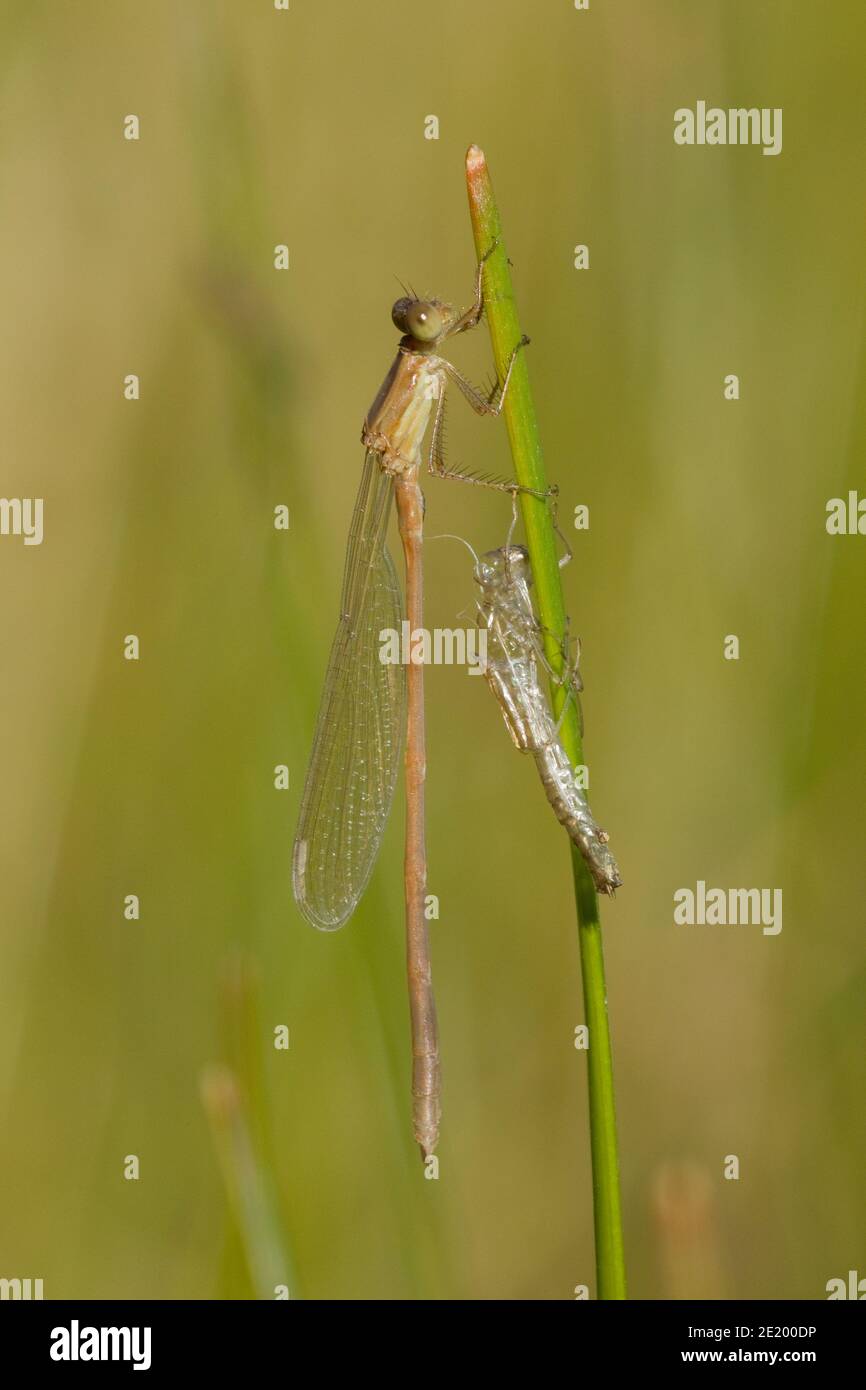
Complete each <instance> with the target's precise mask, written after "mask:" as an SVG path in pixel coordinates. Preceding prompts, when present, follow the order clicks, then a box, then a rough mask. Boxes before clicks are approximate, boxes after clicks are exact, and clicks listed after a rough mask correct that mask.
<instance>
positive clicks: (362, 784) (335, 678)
mask: <svg viewBox="0 0 866 1390" xmlns="http://www.w3.org/2000/svg"><path fill="white" fill-rule="evenodd" d="M492 249H493V248H491V250H492ZM489 254H490V253H489V252H488V255H489ZM485 259H486V257H485ZM482 275H483V261H482V262H480V263H479V266H478V270H477V273H476V279H475V297H474V301H473V303H472V304H471V306H470V307H469V308H468V309H463V310H458V309H455V308H453V307H452V306H451V305H449V304H445V303H443V302H442V301H440V300H438V299H419V298H417V297H415V296H406V297H404V298H403V299H398V300H397V302H396V304H395V305H394V307H393V310H392V313H391V317H392V320H393V322H394V324H395V326H396V327H397V328H398V329H400V331H401V332H402V334H403V337H402V338H401V339H400V343H399V346H398V349H397V355H396V357H395V359H394V362H393V364H392V366H391V369H390V371H389V372H388V375H387V376H386V378H385V380H384V382H383V383H382V386H381V388H380V390H379V392H378V394H377V396H376V398H375V400H374V402H373V404H372V406H371V407H370V410H369V411H368V413H367V417H366V419H365V421H364V427H363V430H362V433H361V442H362V443H363V445H364V447H365V449H366V456H365V460H364V471H363V475H362V478H361V486H360V489H359V492H358V500H357V502H356V504H355V512H354V515H353V518H352V525H351V530H350V532H349V542H348V549H347V552H346V564H345V572H344V576H343V595H342V600H341V605H340V621H339V625H338V627H337V633H336V636H335V637H334V642H333V646H332V648H331V656H330V660H329V663H328V670H327V675H326V677H325V686H324V690H323V694H322V703H321V706H320V710H319V717H318V722H317V725H316V733H315V737H314V741H313V750H312V753H311V755H310V763H309V767H308V770H307V779H306V783H305V786H304V794H303V799H302V802H301V813H300V820H299V823H298V830H297V834H296V837H295V846H294V856H293V872H292V876H293V885H294V893H295V899H296V901H297V904H298V906H299V908H300V909H301V912H302V913H303V914H304V916H305V917H306V918H307V919H308V921H310V922H312V924H313V925H314V926H316V927H319V928H320V929H321V930H323V931H331V930H334V929H335V928H337V927H340V926H342V925H343V923H344V922H345V921H346V920H347V919H348V917H349V916H350V915H351V913H352V912H353V910H354V908H355V906H356V904H357V902H358V900H359V899H360V897H361V895H362V893H363V892H364V889H365V888H366V886H367V882H368V880H369V878H370V874H371V872H372V869H373V864H374V862H375V859H376V855H377V853H378V850H379V845H380V842H381V839H382V834H383V832H384V829H385V823H386V821H387V818H388V812H389V810H390V807H391V801H392V797H393V793H394V786H395V782H396V778H397V769H398V764H399V760H400V749H401V746H402V741H403V730H404V725H406V724H407V720H406V711H407V707H408V734H407V742H406V757H405V764H406V792H407V797H406V802H407V826H406V858H405V883H406V936H407V943H406V949H407V968H408V975H409V999H410V1011H411V1018H412V1051H413V1084H412V1091H413V1097H414V1121H415V1134H416V1138H417V1139H418V1141H419V1143H420V1144H421V1146H422V1149H423V1151H424V1153H425V1154H426V1153H429V1152H430V1151H431V1150H432V1148H433V1147H434V1145H435V1142H436V1136H437V1133H438V1123H439V1051H438V1038H437V1026H436V1010H435V1004H434V1000H433V990H432V982H431V971H430V952H429V941H428V933H427V923H426V919H425V916H424V906H425V901H424V900H425V893H426V858H425V852H424V778H425V754H424V702H423V667H421V666H416V665H410V666H409V668H408V673H407V672H406V671H404V668H403V667H402V666H394V665H391V664H383V663H382V662H381V661H380V659H379V633H380V631H382V630H383V629H386V628H387V629H399V627H400V622H401V619H402V616H403V615H402V612H401V602H400V592H399V586H398V583H397V576H396V573H395V570H394V564H393V561H392V560H391V557H390V555H389V553H388V549H387V546H386V543H385V538H386V531H387V526H388V518H389V515H390V511H391V497H392V494H395V495H396V501H397V513H398V523H399V529H400V536H401V539H402V542H403V551H404V555H405V560H406V617H407V618H408V620H409V623H410V625H411V628H412V629H413V630H417V629H420V628H421V627H422V626H423V611H422V610H423V603H422V594H423V588H422V572H421V543H422V530H423V516H424V500H423V497H422V494H421V489H420V487H419V485H418V473H419V470H420V468H421V463H422V457H421V450H422V445H423V441H424V436H425V433H426V430H427V426H428V424H429V423H430V421H431V418H432V429H431V434H430V446H429V451H428V459H427V462H428V468H429V471H430V472H431V473H432V474H435V475H437V476H439V477H451V478H458V479H460V480H462V481H465V482H473V483H480V484H482V485H484V486H489V487H495V488H499V489H502V490H505V491H507V492H510V493H512V494H514V493H515V492H518V491H523V490H524V489H522V488H519V487H518V485H517V484H516V483H512V482H505V481H499V480H495V479H489V478H482V477H478V476H477V475H474V474H470V473H462V472H459V471H455V470H450V469H447V468H446V467H445V462H444V458H443V452H442V424H443V410H444V405H445V391H446V387H447V385H448V382H449V381H451V382H454V384H455V385H456V386H458V387H459V389H460V390H461V391H462V393H463V395H464V396H465V397H466V399H467V400H468V402H469V404H470V405H471V406H472V408H473V410H475V411H476V412H477V413H478V414H479V415H498V414H499V412H500V411H501V409H502V405H503V403H504V401H505V396H506V392H507V390H508V383H509V381H510V379H511V372H512V369H513V366H514V362H515V358H516V356H517V353H518V351H519V349H520V348H521V347H522V346H523V345H524V343H525V342H526V341H528V340H526V339H524V340H523V342H521V343H518V344H516V345H515V347H514V350H513V351H512V354H511V357H510V360H509V363H508V366H507V370H506V372H505V376H504V379H503V381H502V386H501V388H499V387H494V389H493V391H492V392H491V393H490V394H489V395H486V396H485V395H484V394H483V393H482V392H480V391H478V390H477V389H476V388H475V387H474V386H473V385H472V384H471V383H470V382H469V381H467V380H466V378H465V377H464V376H463V375H462V374H461V373H460V372H459V371H458V370H457V368H456V367H454V366H453V365H452V364H451V363H450V362H448V361H446V359H445V358H444V357H441V356H440V355H439V352H438V349H439V348H440V346H441V345H442V343H443V342H444V341H445V340H446V339H447V338H451V337H454V336H455V335H456V334H457V333H463V332H465V331H466V330H467V329H470V328H474V327H475V326H476V324H477V323H478V322H479V320H480V318H481V313H482V308H483V296H482Z"/></svg>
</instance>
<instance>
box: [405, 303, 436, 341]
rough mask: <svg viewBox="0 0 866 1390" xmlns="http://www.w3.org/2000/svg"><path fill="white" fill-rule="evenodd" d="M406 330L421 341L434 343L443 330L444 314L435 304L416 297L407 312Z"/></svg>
mask: <svg viewBox="0 0 866 1390" xmlns="http://www.w3.org/2000/svg"><path fill="white" fill-rule="evenodd" d="M404 317H405V322H406V331H407V333H409V334H410V335H411V337H413V338H417V340H418V342H419V343H432V342H434V341H435V339H436V338H438V337H439V334H440V333H441V332H442V315H441V314H440V313H439V310H438V309H437V308H436V305H435V304H425V302H424V300H422V299H416V300H415V301H414V303H412V304H409V305H408V306H407V309H406V313H405V316H404Z"/></svg>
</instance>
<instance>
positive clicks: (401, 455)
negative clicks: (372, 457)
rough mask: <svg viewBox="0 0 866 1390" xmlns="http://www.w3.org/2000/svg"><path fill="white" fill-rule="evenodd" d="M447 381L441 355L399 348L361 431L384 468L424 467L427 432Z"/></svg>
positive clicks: (395, 470) (389, 470)
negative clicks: (423, 446)
mask: <svg viewBox="0 0 866 1390" xmlns="http://www.w3.org/2000/svg"><path fill="white" fill-rule="evenodd" d="M446 382H447V372H446V367H445V363H444V362H443V360H442V359H441V358H439V357H435V356H433V355H432V354H427V353H421V352H414V351H413V350H412V349H411V348H408V347H407V348H404V347H401V348H400V349H399V351H398V353H397V356H396V357H395V358H394V361H393V364H392V366H391V370H390V371H389V373H388V375H387V376H386V378H385V380H384V381H383V382H382V385H381V387H380V388H379V392H378V394H377V396H376V399H375V400H374V402H373V404H372V405H371V406H370V409H369V410H368V412H367V417H366V419H365V421H364V428H363V430H362V431H361V443H362V444H363V445H364V446H365V447H366V448H367V449H372V450H373V451H374V452H375V453H376V454H378V456H379V464H380V467H381V468H383V469H384V470H385V472H387V473H392V474H399V473H405V472H407V470H409V469H412V468H415V469H418V468H420V467H421V463H422V457H421V449H422V445H423V443H424V436H425V434H426V433H427V426H428V425H429V423H430V417H431V415H432V414H433V410H434V407H435V406H437V403H438V402H440V401H442V400H443V399H444V396H445V386H446Z"/></svg>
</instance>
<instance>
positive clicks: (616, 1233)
mask: <svg viewBox="0 0 866 1390" xmlns="http://www.w3.org/2000/svg"><path fill="white" fill-rule="evenodd" d="M466 182H467V188H468V192H469V212H470V216H471V219H472V232H473V235H474V238H475V250H476V255H477V257H478V259H479V260H480V259H481V257H482V256H484V255H485V254H486V253H487V252H488V251H489V250H490V247H491V246H493V245H494V243H495V250H494V251H493V253H492V254H491V255H490V256H488V258H487V260H486V261H485V264H484V307H485V312H486V315H487V322H488V324H489V327H490V337H491V340H492V343H493V353H494V358H495V361H496V369H497V372H498V373H499V379H500V381H501V380H502V376H503V372H504V370H505V366H506V364H507V362H508V358H509V355H510V353H511V350H512V348H513V347H514V345H515V343H518V342H519V341H520V339H521V337H522V332H521V328H520V323H519V320H518V316H517V306H516V304H515V301H514V289H513V286H512V283H511V272H510V267H509V261H508V256H507V253H506V250H505V246H504V243H503V241H502V224H501V221H500V217H499V209H498V207H497V205H496V200H495V198H494V194H493V185H492V183H491V180H490V173H489V170H488V167H487V160H486V158H485V155H484V152H483V150H480V149H479V148H478V146H477V145H471V146H470V148H469V150H468V151H467V154H466ZM503 413H504V415H505V423H506V426H507V429H508V438H509V441H510V444H511V453H512V456H513V459H514V471H515V474H516V476H517V480H518V482H519V483H521V484H522V485H523V486H524V487H527V488H532V489H534V490H535V491H537V492H544V491H545V490H546V488H547V478H546V475H545V471H544V458H543V455H542V450H541V439H540V436H539V432H538V421H537V419H536V415H535V405H534V402H533V399H532V392H531V389H530V385H529V370H528V365H527V354H526V352H521V353H520V354H519V355H518V357H517V360H516V362H515V364H514V372H513V375H512V378H511V382H510V384H509V389H508V395H507V397H506V400H505V407H504V411H503ZM520 500H521V506H522V512H523V522H524V526H525V529H526V538H527V546H528V549H529V556H530V560H531V563H532V573H533V578H534V581H535V591H536V596H537V602H538V612H539V617H540V619H541V622H542V625H543V626H544V628H545V630H546V636H545V644H546V647H547V655H548V658H549V660H550V662H551V665H552V666H553V669H554V670H555V671H557V672H561V670H562V665H563V645H562V644H563V638H564V634H565V627H566V614H565V603H564V600H563V595H562V582H561V579H560V570H559V561H558V556H557V541H556V532H555V530H554V527H553V522H552V520H551V515H550V511H549V508H548V506H547V504H546V503H545V502H543V501H541V500H540V499H539V498H536V497H533V496H531V495H530V494H528V493H522V494H521V498H520ZM552 697H553V702H554V708H555V709H556V711H557V713H559V712H560V711H561V708H562V704H563V701H564V699H565V692H564V689H563V687H562V686H558V685H556V684H555V683H554V685H553V688H552ZM561 733H562V742H563V745H564V747H565V750H566V752H567V754H568V756H569V758H570V759H571V762H572V764H574V765H575V766H578V765H581V764H582V763H583V748H582V742H581V736H580V725H579V721H578V717H577V711H576V708H575V703H574V701H573V700H572V701H569V703H568V708H567V709H566V712H565V716H564V719H563V723H562V729H561ZM571 855H572V869H573V874H574V892H575V901H576V905H577V922H578V937H579V943H580V961H581V973H582V976H583V999H584V1010H585V1017H586V1023H587V1025H588V1028H589V1048H588V1049H587V1053H586V1056H587V1066H588V1078H589V1132H590V1151H591V1156H592V1191H593V1218H594V1225H595V1261H596V1295H597V1297H598V1298H601V1299H623V1298H625V1297H626V1280H625V1257H624V1251H623V1237H622V1214H621V1206H620V1184H619V1158H618V1151H617V1138H616V1111H615V1104H614V1085H613V1057H612V1051H611V1042H610V1026H609V1022H608V1014H607V994H606V989H605V979H604V954H603V950H602V939H601V919H600V916H599V910H598V898H597V895H596V892H595V886H594V884H593V882H592V879H591V877H590V874H589V871H588V869H587V867H586V865H585V864H584V861H583V858H582V856H581V854H580V852H579V851H578V849H577V848H576V847H575V846H574V845H571Z"/></svg>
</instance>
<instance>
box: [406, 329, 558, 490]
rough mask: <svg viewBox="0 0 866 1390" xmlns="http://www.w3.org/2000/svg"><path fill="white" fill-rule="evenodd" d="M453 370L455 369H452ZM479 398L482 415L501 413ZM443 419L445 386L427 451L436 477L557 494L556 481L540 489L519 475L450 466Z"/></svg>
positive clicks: (428, 467) (429, 467)
mask: <svg viewBox="0 0 866 1390" xmlns="http://www.w3.org/2000/svg"><path fill="white" fill-rule="evenodd" d="M516 351H517V349H515V352H516ZM513 355H514V354H512V357H513ZM443 366H446V367H448V368H449V369H451V364H450V363H445V362H444V361H443ZM451 370H453V369H451ZM509 370H510V369H509ZM458 376H459V373H458ZM460 382H464V379H463V378H460ZM458 384H460V383H458ZM464 384H465V386H468V387H469V389H470V391H473V392H474V390H475V388H474V387H473V386H471V384H470V383H469V382H465V383H464ZM461 389H463V386H461ZM465 394H466V393H465V390H464V395H465ZM476 394H477V393H476ZM478 400H480V401H481V402H482V405H483V409H481V410H480V411H479V412H478V413H479V414H480V415H487V414H493V415H498V414H499V410H498V409H496V410H490V409H489V408H488V406H487V403H486V402H485V401H484V398H483V396H478ZM470 403H471V402H470ZM500 408H501V405H500ZM444 423H445V391H444V389H443V391H442V393H441V395H440V397H439V402H438V404H437V406H436V414H435V415H434V417H433V427H432V430H431V432H430V448H429V450H428V453H427V471H428V473H432V474H433V476H434V477H436V478H451V479H453V480H454V481H455V482H458V483H472V484H473V485H474V486H475V487H489V488H494V489H495V490H496V491H497V492H508V493H511V495H512V496H514V495H515V494H517V493H528V494H529V495H530V496H531V497H537V498H539V500H540V501H544V500H545V499H546V498H547V497H555V496H556V495H557V494H558V492H559V488H558V487H557V486H556V484H554V485H553V486H552V487H549V488H548V489H547V490H546V491H545V492H542V491H541V490H540V489H538V488H534V487H524V486H523V484H522V483H518V482H517V480H516V479H510V478H487V477H484V476H483V475H479V474H477V473H465V472H461V470H460V469H457V468H448V467H447V466H446V463H445V458H444V455H443V427H444Z"/></svg>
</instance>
